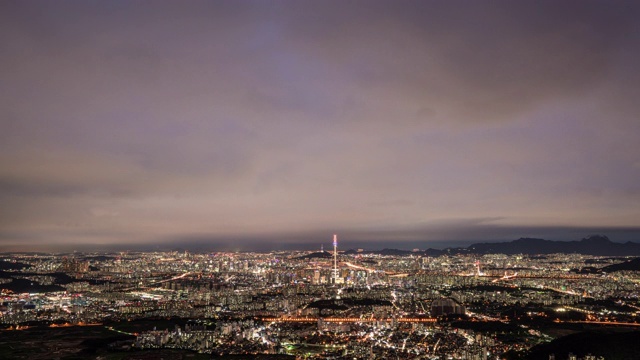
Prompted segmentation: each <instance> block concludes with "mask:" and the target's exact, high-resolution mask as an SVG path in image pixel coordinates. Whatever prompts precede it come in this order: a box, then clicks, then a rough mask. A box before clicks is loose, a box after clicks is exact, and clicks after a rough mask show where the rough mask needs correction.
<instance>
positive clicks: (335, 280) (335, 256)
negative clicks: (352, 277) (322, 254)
mask: <svg viewBox="0 0 640 360" xmlns="http://www.w3.org/2000/svg"><path fill="white" fill-rule="evenodd" d="M333 283H334V284H337V283H338V235H335V234H334V235H333Z"/></svg>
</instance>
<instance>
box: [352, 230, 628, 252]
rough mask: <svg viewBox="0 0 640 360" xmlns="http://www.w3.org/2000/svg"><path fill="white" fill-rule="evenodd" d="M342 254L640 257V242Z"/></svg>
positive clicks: (593, 240)
mask: <svg viewBox="0 0 640 360" xmlns="http://www.w3.org/2000/svg"><path fill="white" fill-rule="evenodd" d="M344 254H345V255H355V254H377V255H396V256H406V255H411V254H413V255H423V256H425V255H426V256H436V257H437V256H442V255H455V254H480V255H482V254H506V255H515V254H524V255H545V254H583V255H596V256H640V243H635V242H630V241H629V242H626V243H616V242H612V241H611V240H609V238H608V237H606V236H604V235H592V236H589V237H586V238H584V239H582V240H579V241H554V240H545V239H536V238H520V239H518V240H513V241H509V242H493V243H477V244H472V245H469V246H468V247H466V248H465V247H459V248H447V249H443V250H439V249H427V250H424V251H418V252H415V251H408V250H397V249H383V250H366V251H356V250H347V251H345V252H344Z"/></svg>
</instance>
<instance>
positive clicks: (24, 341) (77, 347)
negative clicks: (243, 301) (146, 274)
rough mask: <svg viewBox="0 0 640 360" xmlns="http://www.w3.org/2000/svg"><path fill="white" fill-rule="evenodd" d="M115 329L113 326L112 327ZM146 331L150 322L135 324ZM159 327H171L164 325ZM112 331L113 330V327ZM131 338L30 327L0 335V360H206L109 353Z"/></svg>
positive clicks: (179, 354)
mask: <svg viewBox="0 0 640 360" xmlns="http://www.w3.org/2000/svg"><path fill="white" fill-rule="evenodd" d="M114 325H115V324H114ZM138 325H139V327H140V328H147V327H149V326H151V328H153V325H151V322H148V323H146V324H143V323H141V324H138ZM163 325H165V326H175V324H172V323H171V322H169V321H167V322H166V323H164V324H163ZM114 328H115V327H114ZM134 339H135V337H134V336H130V335H125V334H122V333H118V332H116V331H112V330H109V329H108V328H106V327H105V326H76V327H68V328H47V327H34V328H30V329H26V330H21V331H0V359H29V360H49V359H60V360H76V359H77V360H80V359H103V360H147V359H148V360H151V359H165V360H182V359H194V360H202V359H209V356H208V355H205V354H197V353H194V352H192V351H181V350H145V351H123V350H122V348H118V347H115V348H113V349H111V348H110V347H109V344H112V343H116V342H120V343H118V344H127V341H131V340H134Z"/></svg>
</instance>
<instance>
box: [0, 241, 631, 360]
mask: <svg viewBox="0 0 640 360" xmlns="http://www.w3.org/2000/svg"><path fill="white" fill-rule="evenodd" d="M594 260H597V261H594ZM0 261H2V262H4V263H7V264H9V263H11V264H14V265H16V264H20V265H21V266H22V268H19V267H16V266H11V269H10V270H3V271H1V272H0V327H2V328H4V329H15V328H24V327H25V326H37V325H38V324H45V325H49V326H54V325H59V324H72V325H73V324H101V323H109V324H112V325H111V326H114V327H117V325H113V324H117V323H118V322H122V321H127V322H131V321H136V320H141V319H160V318H162V319H167V318H181V319H201V320H202V319H205V320H207V321H209V325H207V326H204V327H202V326H188V327H178V328H173V329H166V328H165V329H161V330H153V329H147V330H146V331H142V332H140V333H138V334H137V337H136V340H135V341H134V342H133V343H132V348H137V349H148V348H154V349H156V348H177V349H190V350H194V351H198V352H205V353H211V354H259V353H260V354H262V353H269V354H291V355H300V356H313V357H333V358H350V359H352V358H379V357H385V356H392V357H393V356H396V357H400V358H406V359H410V358H435V357H438V356H451V357H453V358H457V359H479V360H480V359H496V358H500V356H501V355H502V354H505V353H506V352H508V351H526V350H527V349H529V348H531V347H532V346H534V345H536V344H539V343H542V342H547V341H550V340H551V337H549V336H547V335H545V332H544V331H543V329H544V328H545V326H549V325H550V324H552V325H553V326H562V324H564V323H566V324H574V323H577V322H582V323H593V324H602V325H606V324H616V323H619V324H627V325H628V326H636V325H638V316H639V315H640V304H639V302H638V301H639V299H638V294H640V289H639V287H640V277H639V274H638V273H637V272H619V273H614V274H581V273H580V272H579V271H576V270H579V269H580V268H582V267H584V266H587V264H588V266H594V264H596V266H605V265H607V264H609V263H614V262H616V261H617V262H620V261H622V259H615V258H596V257H593V256H582V255H575V254H572V255H564V254H558V255H549V256H537V257H530V256H525V255H517V256H507V255H496V254H492V255H483V256H475V255H456V256H440V257H426V256H424V255H420V254H414V253H408V254H400V255H379V254H373V253H368V254H365V253H363V252H352V253H349V254H345V253H339V252H338V251H337V239H335V238H334V247H333V251H332V252H330V253H328V252H324V251H320V252H308V251H306V252H302V251H291V252H269V253H251V252H246V253H202V254H198V253H195V254H194V253H188V252H152V253H144V252H123V253H110V254H81V253H74V254H61V255H42V254H11V255H4V256H2V257H0ZM25 279H26V280H28V281H29V283H30V284H33V287H34V288H37V287H38V286H42V285H45V284H47V285H49V286H57V287H59V289H58V290H57V291H45V292H39V291H30V290H29V289H26V291H24V290H25V289H23V288H20V289H19V288H17V287H16V286H17V285H16V284H19V285H20V286H22V287H24V286H27V288H28V285H25ZM541 329H542V331H541ZM583 356H586V355H583ZM589 356H592V355H589ZM593 356H596V358H597V354H596V355H593ZM588 359H589V360H591V359H590V358H588Z"/></svg>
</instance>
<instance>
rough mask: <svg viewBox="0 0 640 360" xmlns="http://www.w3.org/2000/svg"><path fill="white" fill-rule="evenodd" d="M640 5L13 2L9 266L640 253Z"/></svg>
mask: <svg viewBox="0 0 640 360" xmlns="http://www.w3.org/2000/svg"><path fill="white" fill-rule="evenodd" d="M638 12H639V5H638V4H637V2H633V1H613V2H604V1H561V2H558V1H519V2H512V1H478V2H464V1H447V2H444V1H442V2H418V1H393V2H392V1H366V2H359V1H353V2H348V3H344V2H342V1H322V2H311V1H308V2H287V1H277V2H261V1H255V2H253V1H229V2H226V1H221V2H189V3H188V4H184V3H182V2H171V1H160V2H154V3H153V4H147V3H141V2H129V1H110V2H74V1H57V2H44V1H20V2H18V1H15V2H14V1H6V2H3V3H2V4H1V5H0V30H1V31H0V42H2V43H3V44H4V46H3V47H2V49H0V65H1V66H2V68H3V69H4V72H3V77H2V78H3V79H2V81H1V82H0V93H1V94H2V96H0V109H2V118H1V120H0V126H1V128H2V131H0V202H1V203H2V206H0V252H2V251H10V250H11V251H13V250H26V249H34V250H39V249H45V250H49V249H54V248H56V247H60V248H67V249H68V248H74V247H77V248H90V247H96V248H100V247H104V248H107V247H108V248H117V247H127V246H155V245H157V246H163V247H166V246H175V247H181V246H185V247H186V246H189V245H190V244H211V246H212V247H216V246H217V247H221V248H230V247H237V248H238V249H241V250H248V248H250V247H252V246H258V245H260V246H263V245H264V244H265V243H267V242H271V244H270V245H272V247H273V248H276V249H277V248H287V247H289V248H290V247H292V246H297V245H307V246H308V247H307V248H312V247H316V246H317V247H318V248H319V247H320V244H321V243H324V244H330V240H331V239H330V237H331V235H332V234H339V236H340V238H341V244H347V246H348V245H349V244H350V242H351V243H353V244H355V243H367V244H371V245H372V247H375V248H382V247H407V246H410V245H411V244H424V245H423V246H420V247H421V248H427V247H430V244H438V245H439V246H440V247H445V246H446V245H447V244H452V245H453V246H457V245H458V244H462V243H470V242H482V241H506V240H514V239H517V238H520V237H539V238H545V239H549V240H579V239H581V238H584V237H587V236H588V235H591V234H604V235H607V236H608V237H609V238H610V239H611V240H612V241H616V242H624V241H640V221H639V220H640V206H638V204H640V183H638V181H637V179H639V178H640V157H639V155H638V154H640V147H639V145H638V144H640V121H638V119H639V118H640V105H638V102H637V100H636V98H637V94H638V85H637V84H639V83H640V79H639V78H638V71H637V69H636V64H637V63H639V62H640V51H639V50H640V47H639V46H638V45H637V44H639V43H640V42H638V40H640V39H639V38H640V25H638V22H637V19H638V17H639V15H640V14H639V13H638ZM378 245H380V246H378ZM341 246H342V245H341ZM411 246H415V245H411ZM415 247H418V246H415Z"/></svg>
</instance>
